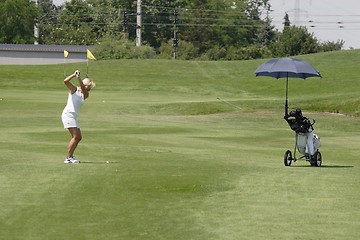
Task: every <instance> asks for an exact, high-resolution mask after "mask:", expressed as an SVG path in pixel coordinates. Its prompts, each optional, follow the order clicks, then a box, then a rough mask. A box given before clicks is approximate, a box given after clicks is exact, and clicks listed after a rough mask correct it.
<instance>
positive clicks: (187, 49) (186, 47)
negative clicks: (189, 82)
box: [157, 40, 199, 60]
mask: <svg viewBox="0 0 360 240" xmlns="http://www.w3.org/2000/svg"><path fill="white" fill-rule="evenodd" d="M173 51H174V46H173V41H172V40H169V41H168V42H163V43H162V44H161V46H160V48H159V52H158V55H157V58H161V59H172V58H173ZM198 57H199V49H198V48H196V47H195V46H194V45H193V44H192V43H190V42H186V41H181V40H180V41H179V43H178V47H177V49H176V58H177V59H180V60H191V59H196V58H198Z"/></svg>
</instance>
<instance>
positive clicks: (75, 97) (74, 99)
mask: <svg viewBox="0 0 360 240" xmlns="http://www.w3.org/2000/svg"><path fill="white" fill-rule="evenodd" d="M83 104H84V95H83V94H82V92H81V89H80V88H77V89H76V91H75V92H74V93H73V94H71V93H69V96H68V100H67V103H66V106H65V108H64V111H63V112H68V113H75V115H78V113H79V109H80V107H81V106H82V105H83Z"/></svg>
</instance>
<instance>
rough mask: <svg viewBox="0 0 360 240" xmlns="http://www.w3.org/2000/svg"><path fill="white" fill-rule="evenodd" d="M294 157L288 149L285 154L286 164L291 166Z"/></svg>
mask: <svg viewBox="0 0 360 240" xmlns="http://www.w3.org/2000/svg"><path fill="white" fill-rule="evenodd" d="M292 160H293V158H292V154H291V151H290V150H287V151H286V152H285V154H284V165H285V166H287V167H288V166H290V165H291V162H292Z"/></svg>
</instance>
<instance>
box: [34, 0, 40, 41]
mask: <svg viewBox="0 0 360 240" xmlns="http://www.w3.org/2000/svg"><path fill="white" fill-rule="evenodd" d="M34 2H35V5H36V7H37V6H38V0H34ZM34 38H35V40H34V45H39V42H38V39H39V24H38V23H37V22H36V23H35V24H34Z"/></svg>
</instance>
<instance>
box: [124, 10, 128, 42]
mask: <svg viewBox="0 0 360 240" xmlns="http://www.w3.org/2000/svg"><path fill="white" fill-rule="evenodd" d="M128 20H129V19H128V15H127V12H126V10H123V32H124V37H125V39H129V33H128V28H127V25H128Z"/></svg>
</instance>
